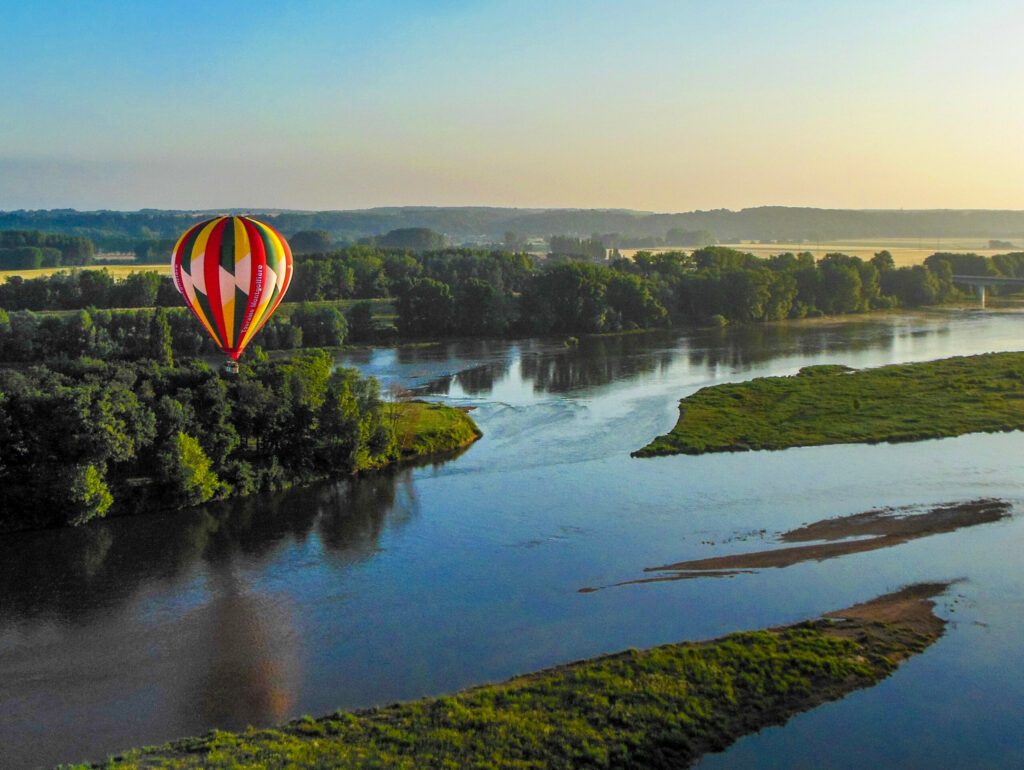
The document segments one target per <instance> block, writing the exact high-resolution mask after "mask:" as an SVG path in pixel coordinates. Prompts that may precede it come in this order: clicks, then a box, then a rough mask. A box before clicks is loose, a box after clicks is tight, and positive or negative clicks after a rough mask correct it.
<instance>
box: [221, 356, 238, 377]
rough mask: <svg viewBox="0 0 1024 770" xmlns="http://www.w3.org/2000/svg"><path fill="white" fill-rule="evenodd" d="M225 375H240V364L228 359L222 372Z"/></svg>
mask: <svg viewBox="0 0 1024 770" xmlns="http://www.w3.org/2000/svg"><path fill="white" fill-rule="evenodd" d="M221 371H223V372H224V374H238V362H237V361H233V360H232V359H230V358H229V359H228V360H227V361H225V362H224V366H223V368H222V370H221Z"/></svg>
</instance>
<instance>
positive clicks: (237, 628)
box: [176, 561, 301, 728]
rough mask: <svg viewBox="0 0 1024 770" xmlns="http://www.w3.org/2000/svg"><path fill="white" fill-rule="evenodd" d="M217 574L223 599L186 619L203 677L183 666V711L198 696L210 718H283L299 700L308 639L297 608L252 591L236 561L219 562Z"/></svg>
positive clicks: (182, 629)
mask: <svg viewBox="0 0 1024 770" xmlns="http://www.w3.org/2000/svg"><path fill="white" fill-rule="evenodd" d="M213 575H214V577H213V580H212V585H211V588H212V590H213V593H214V595H215V598H214V599H213V600H211V601H210V602H209V603H208V604H206V605H205V606H203V607H200V608H198V609H196V610H194V611H193V612H191V613H189V614H188V615H186V616H185V617H184V618H183V619H182V621H181V623H179V624H178V626H179V628H178V629H177V630H178V632H179V633H180V634H182V635H183V636H187V638H188V646H189V648H190V649H192V650H193V651H194V653H195V657H194V658H193V659H192V660H193V661H194V662H195V665H196V667H197V668H198V669H199V672H198V676H197V677H196V679H195V680H193V679H192V678H191V677H189V676H188V675H187V674H185V672H182V673H183V674H184V675H183V676H182V677H181V679H180V681H181V684H182V686H181V688H180V690H179V695H178V697H177V698H176V700H177V702H178V704H179V709H180V710H183V711H184V713H183V714H182V715H181V717H182V718H185V719H187V718H188V717H189V711H190V710H191V709H190V706H191V705H192V704H193V703H194V702H197V703H198V707H199V712H200V716H201V718H202V720H203V721H204V722H205V723H206V724H211V725H222V726H224V727H229V728H238V727H244V726H245V725H250V724H274V723H277V722H281V721H282V720H284V719H285V718H286V717H287V716H288V715H289V714H290V713H291V711H292V708H293V707H294V705H295V701H296V698H297V688H298V681H299V679H298V664H299V652H300V650H301V640H299V639H297V638H296V637H297V635H296V633H295V626H294V622H293V619H292V613H291V607H290V606H289V605H288V604H286V603H282V602H275V601H273V600H272V599H270V598H268V597H265V596H260V595H254V594H251V593H248V592H247V591H246V588H245V583H244V581H243V580H241V579H240V578H239V576H238V575H237V574H236V572H235V570H234V569H233V566H232V564H231V563H230V561H227V562H218V563H217V566H216V568H215V570H214V572H213ZM195 693H198V696H196V695H194V694H195Z"/></svg>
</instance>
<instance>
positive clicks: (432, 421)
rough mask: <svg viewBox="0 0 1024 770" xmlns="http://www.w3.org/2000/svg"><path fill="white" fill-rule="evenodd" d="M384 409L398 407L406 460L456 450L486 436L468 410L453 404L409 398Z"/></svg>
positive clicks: (401, 447) (396, 416)
mask: <svg viewBox="0 0 1024 770" xmlns="http://www.w3.org/2000/svg"><path fill="white" fill-rule="evenodd" d="M384 409H385V410H386V411H389V410H396V411H395V412H394V413H393V415H394V420H395V434H396V436H397V437H398V448H399V451H400V452H401V453H402V459H403V460H404V459H414V458H417V457H429V456H430V455H436V454H441V453H444V452H452V451H454V450H456V449H461V448H462V447H465V446H469V445H470V444H472V443H473V442H474V441H476V440H477V439H478V438H480V437H481V436H482V435H483V433H481V432H480V429H479V428H478V427H477V426H476V423H475V422H473V420H472V419H471V418H470V416H469V415H468V414H467V413H466V411H465V410H463V409H457V408H455V407H452V406H445V405H444V404H435V403H427V402H426V401H405V402H398V403H393V404H388V405H386V406H385V407H384Z"/></svg>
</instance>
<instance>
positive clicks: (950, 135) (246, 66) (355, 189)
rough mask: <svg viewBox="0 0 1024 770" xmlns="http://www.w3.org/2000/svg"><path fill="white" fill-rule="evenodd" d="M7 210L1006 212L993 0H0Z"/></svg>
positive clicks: (1002, 10)
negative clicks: (415, 207)
mask: <svg viewBox="0 0 1024 770" xmlns="http://www.w3.org/2000/svg"><path fill="white" fill-rule="evenodd" d="M0 33H2V39H3V40H4V45H3V46H2V47H0V78H2V81H0V82H3V84H4V86H3V88H2V90H0V208H4V209H10V208H39V207H47V208H49V207H65V206H69V207H77V208H120V209H137V208H141V207H175V208H205V207H218V206H223V207H228V206H239V207H245V206H251V207H287V208H325V209H327V208H354V207H366V206H374V205H401V204H428V205H518V206H569V207H577V206H578V207H628V208H641V209H651V210H663V211H679V210H688V209H693V208H715V207H721V206H724V207H729V208H739V207H742V206H751V205H763V204H783V205H818V206H837V207H839V206H841V207H857V208H870V207H897V208H898V207H906V208H922V207H978V208H981V207H997V208H1024V132H1022V129H1024V89H1022V86H1024V56H1022V55H1021V54H1020V48H1019V40H1020V39H1021V38H1022V36H1024V9H1022V8H1021V5H1020V4H1019V3H1010V2H994V1H993V2H973V3H972V2H960V1H959V0H957V1H952V0H950V1H946V2H943V1H941V0H938V1H935V2H928V3H916V2H915V3H891V2H886V3H883V2H871V1H861V2H829V3H821V2H786V1H785V0H781V1H778V0H777V1H776V2H721V3H706V2H700V3H697V2H692V3H691V2H682V1H679V0H677V1H676V2H661V1H653V0H652V1H651V2H645V1H643V0H640V1H638V2H630V3H625V2H601V1H600V0H596V1H592V2H559V1H558V0H549V1H548V2H532V0H526V1H525V2H470V1H469V0H465V1H463V2H386V1H385V2H365V3H364V2H333V3H332V2H288V3H282V2H277V3H269V2H261V1H259V0H255V1H253V2H246V3H241V2H205V3H200V2H172V1H167V2H160V3H155V2H154V3H150V2H89V3H80V2H70V1H69V2H33V3H24V2H9V1H8V0H0Z"/></svg>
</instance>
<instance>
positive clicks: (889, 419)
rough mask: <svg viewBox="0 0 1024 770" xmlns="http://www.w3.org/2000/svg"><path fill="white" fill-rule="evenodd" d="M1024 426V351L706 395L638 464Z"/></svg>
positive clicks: (822, 372) (832, 372) (802, 377)
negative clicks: (663, 458)
mask: <svg viewBox="0 0 1024 770" xmlns="http://www.w3.org/2000/svg"><path fill="white" fill-rule="evenodd" d="M1021 428H1024V353H989V354H986V355H980V356H959V357H956V358H946V359H942V360H939V361H928V362H924V363H915V364H898V365H895V366H883V367H880V368H877V369H863V370H859V371H853V370H850V369H847V368H846V367H842V366H812V367H807V368H805V369H802V370H801V371H800V373H799V374H797V375H794V376H792V377H762V378H758V379H755V380H751V381H749V382H742V383H736V384H728V385H715V386H712V387H708V388H703V389H701V390H699V391H697V392H696V393H694V394H693V395H692V396H688V397H687V398H684V399H682V401H680V402H679V420H678V422H676V425H675V427H674V428H673V429H672V431H671V432H670V433H668V434H667V435H664V436H659V437H657V438H656V439H654V440H653V441H652V442H651V443H650V444H648V445H647V446H645V447H643V448H642V449H640V450H638V451H637V452H634V453H633V454H634V456H636V457H649V456H653V455H665V454H679V453H683V454H704V453H706V452H734V451H744V450H752V449H785V448H787V447H796V446H818V445H822V444H854V443H877V442H882V441H890V442H896V441H919V440H922V439H932V438H943V437H946V436H960V435H963V434H965V433H977V432H994V431H1008V430H1019V429H1021Z"/></svg>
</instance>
